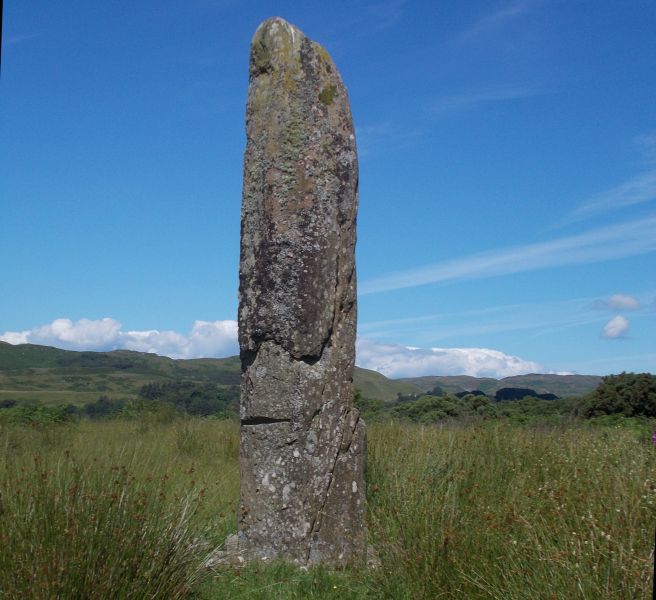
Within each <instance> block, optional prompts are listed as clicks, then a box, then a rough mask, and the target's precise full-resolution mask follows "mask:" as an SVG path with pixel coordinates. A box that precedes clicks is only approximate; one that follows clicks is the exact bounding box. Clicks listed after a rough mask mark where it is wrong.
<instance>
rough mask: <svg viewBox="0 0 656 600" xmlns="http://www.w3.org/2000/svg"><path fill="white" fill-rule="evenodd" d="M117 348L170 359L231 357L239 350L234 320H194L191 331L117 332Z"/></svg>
mask: <svg viewBox="0 0 656 600" xmlns="http://www.w3.org/2000/svg"><path fill="white" fill-rule="evenodd" d="M121 341H122V345H121V347H123V348H127V349H128V350H136V351H138V352H152V353H155V354H160V355H163V356H170V357H171V358H202V357H219V356H231V355H233V354H237V353H238V352H239V347H238V345H237V321H230V320H228V321H194V325H193V327H192V328H191V331H190V332H189V333H188V334H187V335H182V334H180V333H177V332H175V331H158V330H151V331H128V332H126V333H123V334H121Z"/></svg>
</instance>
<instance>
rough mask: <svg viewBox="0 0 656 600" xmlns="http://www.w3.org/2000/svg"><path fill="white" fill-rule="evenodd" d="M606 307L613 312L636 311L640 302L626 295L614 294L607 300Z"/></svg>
mask: <svg viewBox="0 0 656 600" xmlns="http://www.w3.org/2000/svg"><path fill="white" fill-rule="evenodd" d="M608 307H609V308H612V309H613V310H638V309H639V308H640V302H638V300H637V299H636V298H634V297H633V296H629V295H627V294H614V295H612V296H611V297H610V298H608Z"/></svg>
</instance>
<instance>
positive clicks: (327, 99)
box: [319, 85, 337, 106]
mask: <svg viewBox="0 0 656 600" xmlns="http://www.w3.org/2000/svg"><path fill="white" fill-rule="evenodd" d="M336 95H337V88H336V87H335V86H334V85H327V86H326V87H324V88H323V89H322V90H321V92H320V93H319V101H320V102H321V103H322V104H325V105H326V106H330V105H331V104H332V103H333V100H334V99H335V96H336Z"/></svg>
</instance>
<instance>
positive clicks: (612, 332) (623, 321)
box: [603, 315, 630, 340]
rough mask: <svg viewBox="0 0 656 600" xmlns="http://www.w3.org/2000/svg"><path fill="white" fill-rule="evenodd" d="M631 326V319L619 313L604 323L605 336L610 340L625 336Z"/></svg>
mask: <svg viewBox="0 0 656 600" xmlns="http://www.w3.org/2000/svg"><path fill="white" fill-rule="evenodd" d="M629 327H630V323H629V320H628V319H627V318H625V317H623V316H622V315H617V316H615V317H613V318H612V319H611V320H610V321H608V323H606V325H604V330H603V336H604V337H605V338H608V339H610V340H614V339H617V338H621V337H624V335H625V334H626V333H627V331H629Z"/></svg>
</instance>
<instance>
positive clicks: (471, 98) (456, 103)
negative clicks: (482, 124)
mask: <svg viewBox="0 0 656 600" xmlns="http://www.w3.org/2000/svg"><path fill="white" fill-rule="evenodd" d="M546 93H548V92H547V90H544V89H540V88H537V87H496V88H489V89H484V90H478V91H472V92H466V93H463V94H453V95H449V96H443V97H442V98H438V99H437V101H436V102H435V103H434V104H433V106H432V107H431V110H432V112H433V113H436V114H441V113H451V112H456V111H462V110H469V109H472V108H475V107H477V106H479V105H481V104H489V103H491V102H507V101H510V100H522V99H524V98H530V97H532V96H541V95H543V94H546Z"/></svg>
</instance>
